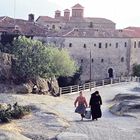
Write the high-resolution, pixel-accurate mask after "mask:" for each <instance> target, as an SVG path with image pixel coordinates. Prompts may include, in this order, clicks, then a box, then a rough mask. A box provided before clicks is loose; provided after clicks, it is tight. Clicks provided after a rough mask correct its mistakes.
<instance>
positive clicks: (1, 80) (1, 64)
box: [0, 52, 59, 96]
mask: <svg viewBox="0 0 140 140" xmlns="http://www.w3.org/2000/svg"><path fill="white" fill-rule="evenodd" d="M12 58H13V55H10V54H8V53H2V52H0V93H31V92H32V88H33V86H34V84H36V85H37V87H38V92H39V91H41V92H40V93H42V94H48V93H51V94H52V95H54V96H58V93H59V86H58V82H57V80H56V79H55V78H54V79H53V80H51V81H50V80H48V79H43V78H40V77H37V78H36V79H31V80H29V82H27V83H22V84H20V85H16V84H14V82H13V78H15V77H14V75H13V74H12V67H11V66H12Z"/></svg>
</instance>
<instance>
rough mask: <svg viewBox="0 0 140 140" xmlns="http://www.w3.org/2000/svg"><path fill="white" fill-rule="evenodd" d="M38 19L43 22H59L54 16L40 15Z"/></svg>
mask: <svg viewBox="0 0 140 140" xmlns="http://www.w3.org/2000/svg"><path fill="white" fill-rule="evenodd" d="M36 21H37V22H38V21H41V22H59V20H57V19H55V18H52V17H49V16H39V17H38V18H37V20H36Z"/></svg>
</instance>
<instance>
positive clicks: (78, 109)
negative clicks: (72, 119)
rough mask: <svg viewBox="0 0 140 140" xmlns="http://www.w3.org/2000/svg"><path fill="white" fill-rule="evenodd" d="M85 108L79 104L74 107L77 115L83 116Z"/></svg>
mask: <svg viewBox="0 0 140 140" xmlns="http://www.w3.org/2000/svg"><path fill="white" fill-rule="evenodd" d="M85 110H86V107H85V105H84V104H80V105H78V106H77V107H76V109H75V112H76V113H79V114H85Z"/></svg>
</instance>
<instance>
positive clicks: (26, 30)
mask: <svg viewBox="0 0 140 140" xmlns="http://www.w3.org/2000/svg"><path fill="white" fill-rule="evenodd" d="M0 31H1V32H3V31H5V32H7V33H14V32H15V31H16V32H17V31H18V33H19V34H23V35H33V36H34V35H35V36H37V35H44V34H45V33H46V30H45V28H44V27H43V26H41V25H38V24H37V23H35V22H29V21H27V20H22V19H13V18H10V17H0Z"/></svg>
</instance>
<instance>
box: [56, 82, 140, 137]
mask: <svg viewBox="0 0 140 140" xmlns="http://www.w3.org/2000/svg"><path fill="white" fill-rule="evenodd" d="M138 86H139V87H140V84H138V83H131V84H129V83H124V84H119V85H118V84H117V85H112V86H105V87H100V88H97V89H94V90H93V91H95V90H99V92H100V94H101V96H102V99H103V105H102V112H103V116H102V118H101V119H99V120H98V121H91V120H86V119H85V120H84V121H80V115H79V114H76V113H74V109H75V108H74V106H73V102H74V100H75V98H76V97H77V94H74V95H65V98H67V100H64V102H61V103H59V104H58V105H57V106H56V107H55V109H56V110H57V111H58V112H60V114H61V115H62V116H63V117H64V118H65V119H67V120H68V121H69V122H70V125H71V126H70V127H69V128H68V129H66V130H65V131H66V132H74V133H84V134H86V135H88V137H89V140H140V119H139V118H134V117H119V116H115V115H112V114H111V113H110V112H109V110H108V108H109V106H111V102H110V101H109V100H111V99H113V97H114V96H115V95H116V94H119V93H132V94H133V93H136V94H140V93H139V92H134V91H132V89H133V88H135V87H138ZM93 91H92V92H93ZM90 94H91V92H85V93H84V95H85V96H86V98H87V100H88V101H89V98H90Z"/></svg>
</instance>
